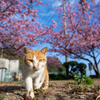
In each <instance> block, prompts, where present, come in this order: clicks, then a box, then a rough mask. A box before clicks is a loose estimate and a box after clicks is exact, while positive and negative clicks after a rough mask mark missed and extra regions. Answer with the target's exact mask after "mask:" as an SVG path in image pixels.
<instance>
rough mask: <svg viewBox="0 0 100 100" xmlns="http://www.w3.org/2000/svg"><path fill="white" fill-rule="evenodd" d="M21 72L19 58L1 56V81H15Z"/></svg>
mask: <svg viewBox="0 0 100 100" xmlns="http://www.w3.org/2000/svg"><path fill="white" fill-rule="evenodd" d="M19 73H21V71H19V60H9V59H5V58H0V81H14V80H16V76H18V75H19ZM20 76H21V75H20Z"/></svg>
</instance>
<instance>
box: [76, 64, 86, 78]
mask: <svg viewBox="0 0 100 100" xmlns="http://www.w3.org/2000/svg"><path fill="white" fill-rule="evenodd" d="M86 67H87V66H86V65H85V64H84V63H79V64H78V65H77V69H78V71H79V72H80V73H81V76H82V75H86Z"/></svg>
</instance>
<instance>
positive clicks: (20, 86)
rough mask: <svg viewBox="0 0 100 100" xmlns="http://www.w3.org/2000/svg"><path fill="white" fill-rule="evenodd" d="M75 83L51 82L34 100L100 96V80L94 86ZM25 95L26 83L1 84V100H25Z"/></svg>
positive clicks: (78, 99) (83, 99) (84, 99)
mask: <svg viewBox="0 0 100 100" xmlns="http://www.w3.org/2000/svg"><path fill="white" fill-rule="evenodd" d="M73 83H74V81H73V80H66V81H50V83H49V89H48V90H46V91H42V89H39V90H37V91H35V98H34V99H33V100H96V98H97V97H98V96H99V89H100V79H95V80H94V84H93V85H74V84H73ZM23 94H26V89H25V85H24V82H0V100H25V99H24V98H23ZM27 100H31V99H29V98H28V99H27ZM97 100H100V98H98V99H97Z"/></svg>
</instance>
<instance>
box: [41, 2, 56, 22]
mask: <svg viewBox="0 0 100 100" xmlns="http://www.w3.org/2000/svg"><path fill="white" fill-rule="evenodd" d="M54 2H55V0H54ZM54 2H53V4H54ZM51 8H52V6H51V7H50V8H49V9H48V10H47V12H46V14H48V13H49V11H50V10H51ZM46 14H45V16H46ZM45 16H44V17H43V20H42V22H43V21H44V20H45ZM46 19H47V18H46ZM42 22H41V23H42Z"/></svg>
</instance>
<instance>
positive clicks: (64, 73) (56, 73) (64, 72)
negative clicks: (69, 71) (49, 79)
mask: <svg viewBox="0 0 100 100" xmlns="http://www.w3.org/2000/svg"><path fill="white" fill-rule="evenodd" d="M49 74H55V75H58V74H63V75H65V76H66V71H62V72H49Z"/></svg>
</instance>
